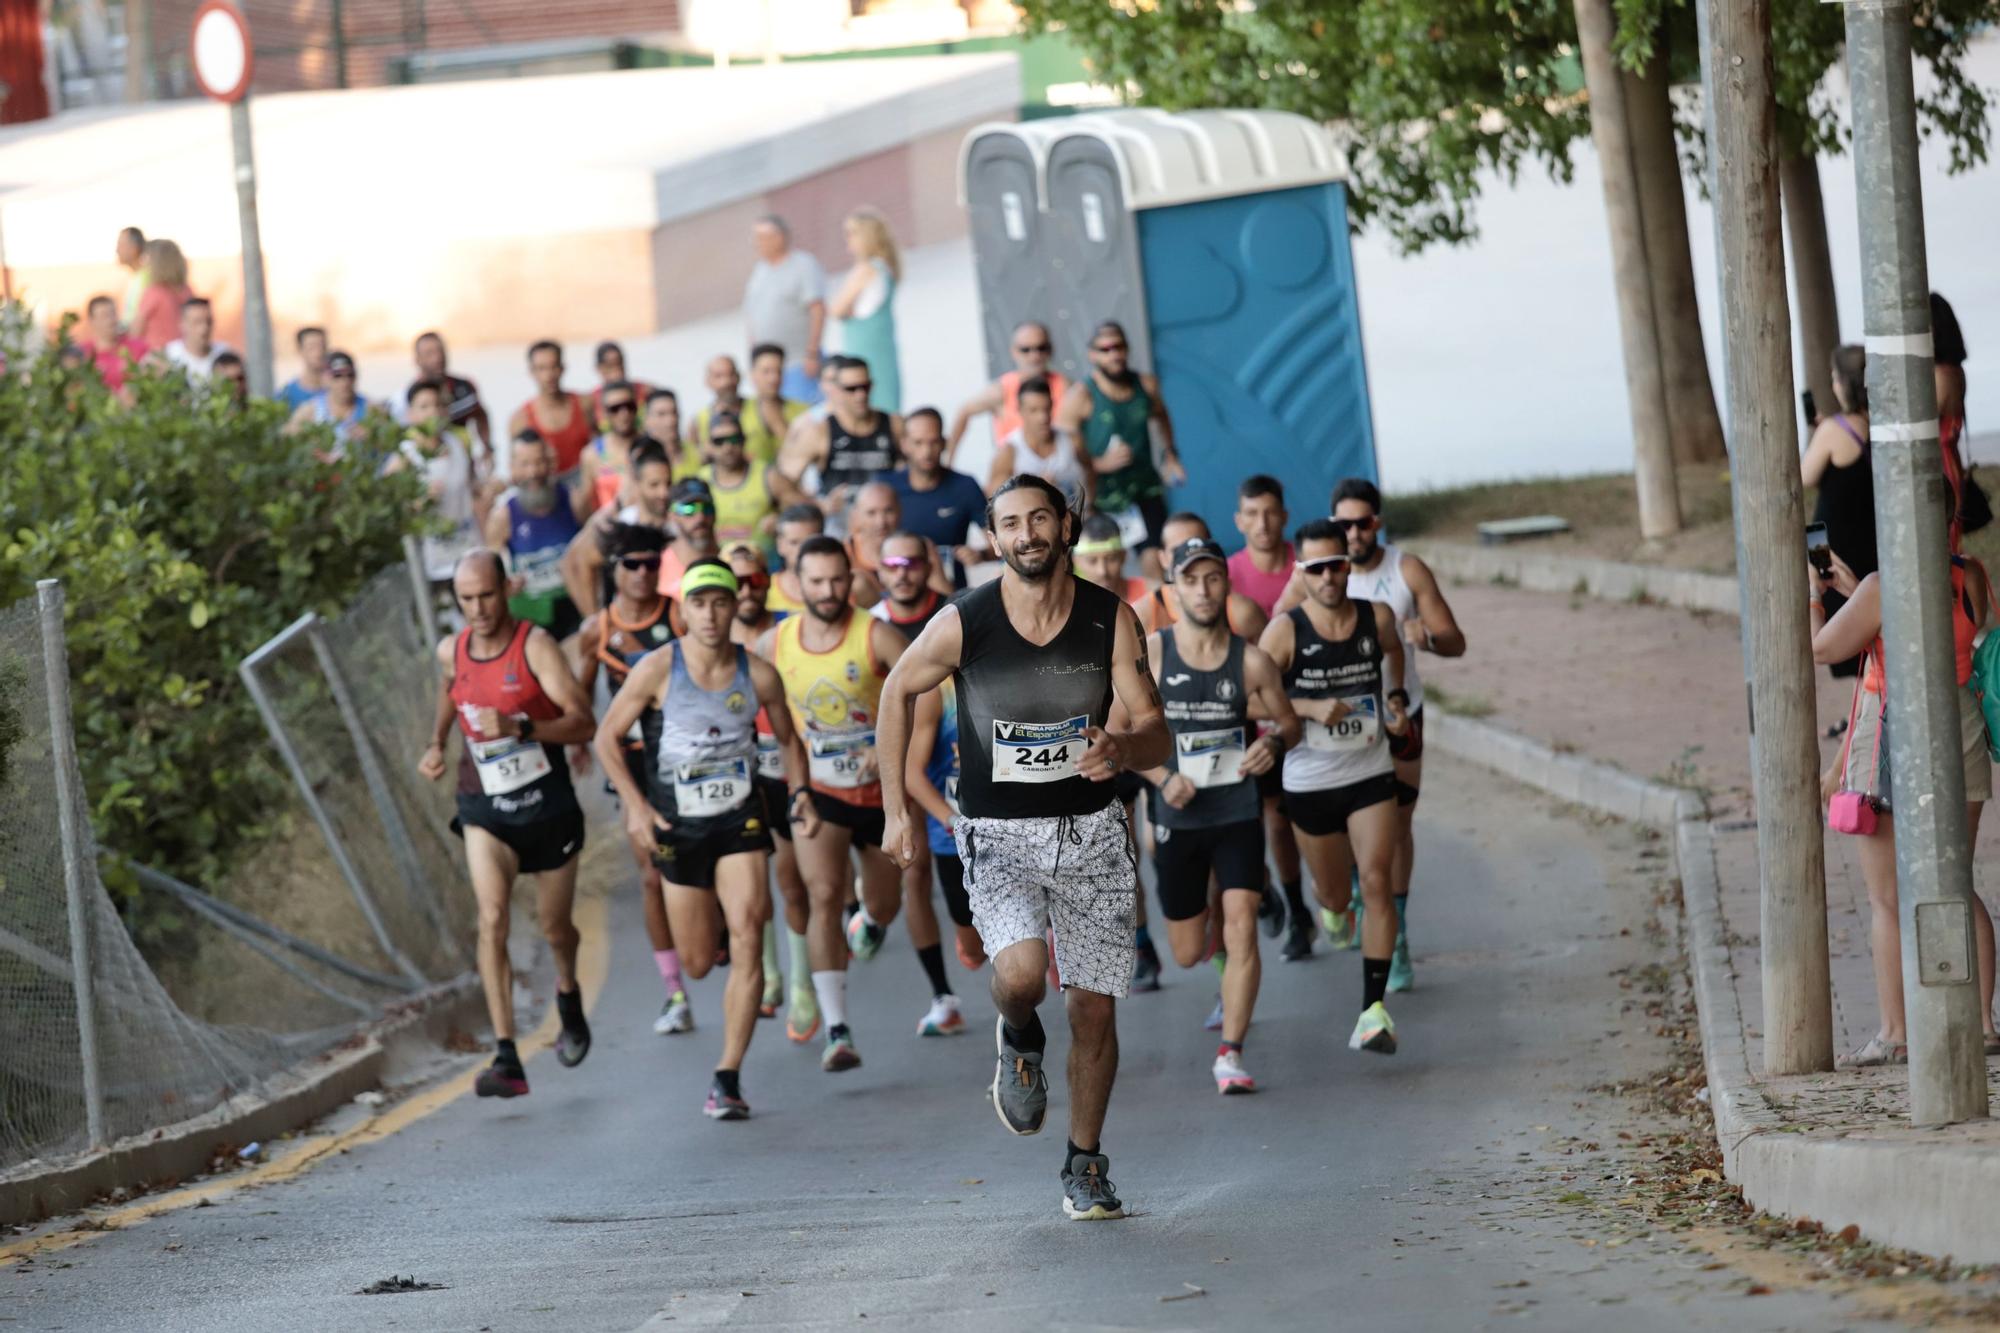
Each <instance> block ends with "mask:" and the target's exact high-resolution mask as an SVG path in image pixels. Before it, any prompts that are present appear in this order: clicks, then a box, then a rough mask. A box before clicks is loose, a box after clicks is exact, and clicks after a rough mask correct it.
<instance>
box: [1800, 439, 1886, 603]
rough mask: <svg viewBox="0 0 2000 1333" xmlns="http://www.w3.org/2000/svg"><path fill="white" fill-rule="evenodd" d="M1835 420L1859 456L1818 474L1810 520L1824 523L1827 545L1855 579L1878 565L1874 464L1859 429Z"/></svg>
mask: <svg viewBox="0 0 2000 1333" xmlns="http://www.w3.org/2000/svg"><path fill="white" fill-rule="evenodd" d="M1835 421H1836V423H1837V424H1838V425H1839V426H1840V428H1841V429H1842V430H1844V431H1846V432H1847V434H1848V435H1849V436H1850V437H1852V438H1853V439H1854V441H1855V443H1857V444H1859V445H1860V446H1861V457H1859V458H1857V459H1855V460H1854V461H1853V462H1852V463H1849V464H1848V465H1847V466H1846V467H1832V466H1829V467H1828V468H1827V470H1826V472H1825V474H1824V475H1823V476H1821V477H1820V479H1819V500H1818V502H1817V503H1815V504H1814V505H1813V522H1815V523H1824V524H1826V542H1827V545H1829V546H1831V547H1832V548H1833V553H1834V554H1835V555H1837V556H1839V557H1840V558H1841V559H1842V560H1844V561H1846V562H1847V567H1848V568H1849V569H1851V570H1853V571H1854V574H1855V577H1856V578H1866V577H1868V576H1869V575H1870V574H1873V573H1874V572H1875V571H1876V570H1877V569H1878V568H1880V563H1879V556H1878V554H1877V552H1876V543H1875V470H1874V464H1873V460H1872V459H1871V458H1870V450H1869V447H1868V441H1866V440H1864V439H1862V438H1861V432H1859V431H1857V430H1855V429H1854V427H1853V424H1852V423H1850V422H1849V421H1848V420H1847V418H1846V417H1844V416H1843V417H1836V418H1835Z"/></svg>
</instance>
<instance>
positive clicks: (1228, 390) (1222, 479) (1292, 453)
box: [1138, 183, 1376, 547]
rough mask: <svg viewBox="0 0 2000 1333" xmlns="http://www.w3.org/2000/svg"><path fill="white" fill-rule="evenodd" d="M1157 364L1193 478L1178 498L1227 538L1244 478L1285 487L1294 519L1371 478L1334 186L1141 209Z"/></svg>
mask: <svg viewBox="0 0 2000 1333" xmlns="http://www.w3.org/2000/svg"><path fill="white" fill-rule="evenodd" d="M1138 222H1139V246H1140V252H1141V255H1142V256H1143V259H1142V263H1143V265H1144V269H1145V292H1146V310H1147V314H1148V316H1149V318H1150V319H1151V321H1152V330H1153V363H1154V364H1153V371H1154V373H1155V374H1157V375H1158V376H1159V378H1160V388H1161V392H1162V393H1163V394H1164V396H1165V397H1166V400H1167V410H1168V412H1169V413H1170V414H1171V415H1172V417H1173V422H1174V436H1175V439H1176V441H1177V442H1178V444H1179V447H1180V452H1181V457H1182V459H1183V460H1184V461H1185V462H1186V464H1187V469H1188V476H1189V478H1190V482H1191V484H1190V485H1189V486H1187V487H1184V488H1182V489H1181V490H1180V491H1177V492H1176V493H1175V494H1174V495H1173V496H1172V497H1171V498H1172V502H1173V504H1174V505H1175V506H1176V507H1177V508H1182V509H1192V510H1193V511H1194V512H1196V513H1198V514H1200V515H1201V516H1202V517H1203V518H1205V519H1207V520H1208V524H1209V526H1210V527H1211V528H1213V529H1214V530H1215V533H1216V535H1217V536H1218V537H1219V538H1221V539H1222V540H1223V541H1224V542H1226V543H1227V544H1228V545H1230V546H1232V547H1233V546H1235V545H1236V544H1237V542H1238V540H1239V539H1238V538H1237V537H1236V536H1235V535H1234V534H1235V528H1234V526H1233V522H1232V516H1233V515H1234V513H1235V510H1236V493H1235V484H1236V483H1237V482H1239V481H1241V480H1242V479H1243V478H1244V477H1246V476H1249V475H1250V474H1252V473H1256V472H1265V473H1269V474H1270V475H1271V476H1274V477H1276V478H1277V479H1278V480H1279V481H1280V482H1282V483H1284V487H1285V503H1286V507H1287V508H1289V509H1290V510H1291V513H1292V520H1293V525H1294V526H1295V527H1296V526H1297V525H1298V524H1299V523H1302V522H1304V521H1305V520H1306V519H1308V518H1312V517H1315V516H1318V515H1322V514H1324V513H1326V512H1327V497H1328V496H1329V494H1330V493H1331V492H1332V490H1333V487H1334V485H1335V484H1336V483H1338V482H1339V481H1340V480H1341V479H1342V478H1344V477H1354V476H1360V477H1367V478H1368V479H1370V480H1371V481H1372V480H1374V479H1375V476H1376V469H1375V429H1374V423H1373V420H1372V417H1371V415H1370V412H1369V405H1368V378H1367V373H1366V370H1365V368H1364V365H1363V361H1362V356H1361V312H1360V308H1359V306H1358V305H1357V303H1356V299H1355V289H1354V262H1353V257H1352V255H1351V254H1350V252H1349V250H1348V244H1347V198H1346V192H1345V191H1344V190H1343V188H1342V187H1341V186H1340V185H1338V184H1332V183H1329V184H1324V185H1312V186H1305V187H1302V188H1298V189H1290V190H1274V191H1271V192H1269V193H1266V194H1252V195H1239V196H1237V197H1235V198H1226V199H1210V200H1206V201H1203V202H1201V203H1193V204H1181V205H1178V206H1175V207H1171V208H1153V209H1147V210H1144V211H1143V212H1141V213H1140V214H1139V215H1138Z"/></svg>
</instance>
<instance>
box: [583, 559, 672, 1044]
mask: <svg viewBox="0 0 2000 1333" xmlns="http://www.w3.org/2000/svg"><path fill="white" fill-rule="evenodd" d="M666 545H667V534H666V533H664V532H662V531H660V530H659V529H658V528H649V527H645V526H643V525H641V524H637V523H619V524H617V525H615V526H613V527H612V529H611V531H610V532H609V533H608V534H607V535H606V540H605V546H606V550H607V552H608V554H609V555H610V557H611V560H612V566H611V568H612V571H613V572H612V576H611V579H612V586H613V588H614V589H615V592H614V594H613V596H612V598H611V602H610V604H609V605H607V606H605V607H604V608H603V609H602V610H600V611H596V612H594V613H592V614H591V616H590V618H589V619H587V620H585V621H584V622H583V628H582V629H581V630H580V631H579V637H580V638H581V639H582V641H583V646H584V652H583V654H582V657H583V662H582V665H581V666H580V667H579V668H578V670H577V680H578V682H579V683H580V684H581V685H582V686H583V692H584V694H585V695H587V696H591V697H595V694H596V689H597V672H598V668H600V667H602V668H603V669H604V671H605V673H606V676H607V678H608V681H609V684H610V686H611V692H612V693H613V694H616V693H617V692H618V688H619V687H620V686H621V685H623V684H624V683H625V680H626V678H627V677H628V676H630V675H631V674H632V668H633V667H635V666H637V665H638V664H639V662H640V661H641V659H643V658H644V657H645V656H646V655H647V654H648V653H652V652H655V651H657V650H658V649H660V648H662V647H664V646H665V645H666V644H668V643H670V642H672V640H673V637H674V620H673V617H672V616H671V615H669V614H668V613H669V612H670V611H671V610H672V609H673V604H672V602H670V601H669V600H668V599H667V598H665V597H662V596H660V591H659V586H658V585H659V579H660V555H661V552H662V551H663V550H664V549H665V548H666ZM659 723H660V719H659V717H658V716H657V715H655V714H653V713H649V712H642V713H641V714H640V715H639V717H638V718H637V719H635V720H634V722H633V724H632V726H631V728H630V729H629V730H628V731H627V732H626V733H625V735H624V736H623V737H622V738H619V742H618V743H619V748H620V751H621V753H622V755H623V759H624V763H625V766H626V768H628V769H629V770H630V771H631V773H632V777H633V780H634V781H635V782H636V783H637V784H638V787H639V790H640V791H642V792H643V791H645V790H646V784H647V781H648V778H647V776H646V775H647V774H648V773H650V772H651V771H652V767H653V764H652V760H653V759H654V757H655V753H656V751H657V748H658V747H657V745H656V744H655V742H657V740H658V737H659ZM636 850H637V849H635V851H636ZM638 859H639V891H640V897H641V900H642V902H643V904H644V907H645V916H646V936H647V938H648V939H649V940H650V941H651V942H652V946H653V964H654V966H656V967H657V968H659V971H660V981H661V983H662V984H663V985H665V987H666V991H667V995H666V1000H665V1002H664V1003H662V1005H661V1006H660V1016H659V1017H658V1018H656V1019H654V1020H653V1031H654V1032H656V1033H658V1034H659V1035H660V1036H663V1037H665V1036H670V1035H673V1034H675V1033H680V1032H692V1031H694V1011H693V1009H691V1008H690V1007H689V1005H688V998H687V987H686V985H685V983H684V982H683V981H682V979H681V962H680V954H679V952H677V951H676V950H675V948H674V935H673V929H672V926H671V923H670V922H669V921H668V919H667V905H666V898H665V897H664V895H663V892H662V890H661V888H660V872H659V871H658V870H657V869H656V868H655V867H654V865H653V858H652V855H651V853H650V852H648V853H647V854H645V855H643V856H640V857H639V858H638Z"/></svg>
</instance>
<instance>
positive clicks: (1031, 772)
mask: <svg viewBox="0 0 2000 1333" xmlns="http://www.w3.org/2000/svg"><path fill="white" fill-rule="evenodd" d="M1089 725H1090V719H1089V718H1088V717H1073V718H1070V719H1069V720H1068V721H1066V722H1003V721H1001V720H1000V719H998V718H995V719H994V720H993V780H994V781H995V782H1061V781H1062V780H1063V779H1064V778H1073V777H1075V776H1076V766H1077V764H1078V763H1079V762H1080V761H1081V760H1082V759H1083V752H1084V751H1085V750H1087V749H1089V748H1090V743H1089V742H1088V741H1087V740H1085V739H1084V735H1083V732H1084V728H1086V727H1088V726H1089Z"/></svg>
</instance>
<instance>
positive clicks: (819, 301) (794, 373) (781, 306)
mask: <svg viewBox="0 0 2000 1333" xmlns="http://www.w3.org/2000/svg"><path fill="white" fill-rule="evenodd" d="M750 239H751V243H752V244H753V245H754V246H755V247H756V250H757V263H756V264H755V265H754V266H753V267H752V268H751V270H750V281H749V283H748V284H747V285H746V286H745V287H744V289H743V322H744V325H745V327H746V328H747V329H748V331H749V344H748V345H749V346H752V347H755V346H757V345H758V344H759V343H771V344H773V345H775V346H778V347H782V348H784V349H785V381H784V388H783V394H784V396H785V397H787V398H794V399H797V400H798V401H799V402H802V403H816V402H818V401H819V400H820V390H819V384H818V379H819V348H820V336H821V334H822V333H824V332H825V329H826V274H825V273H824V272H823V271H822V270H821V269H820V266H819V261H818V260H817V259H814V258H813V257H812V256H811V255H809V254H807V253H806V252H805V251H803V250H795V249H793V248H792V233H791V228H789V227H787V226H786V225H785V220H784V219H783V218H781V217H777V216H776V215H767V216H765V217H761V218H759V219H757V222H756V225H755V226H753V227H751V229H750Z"/></svg>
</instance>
